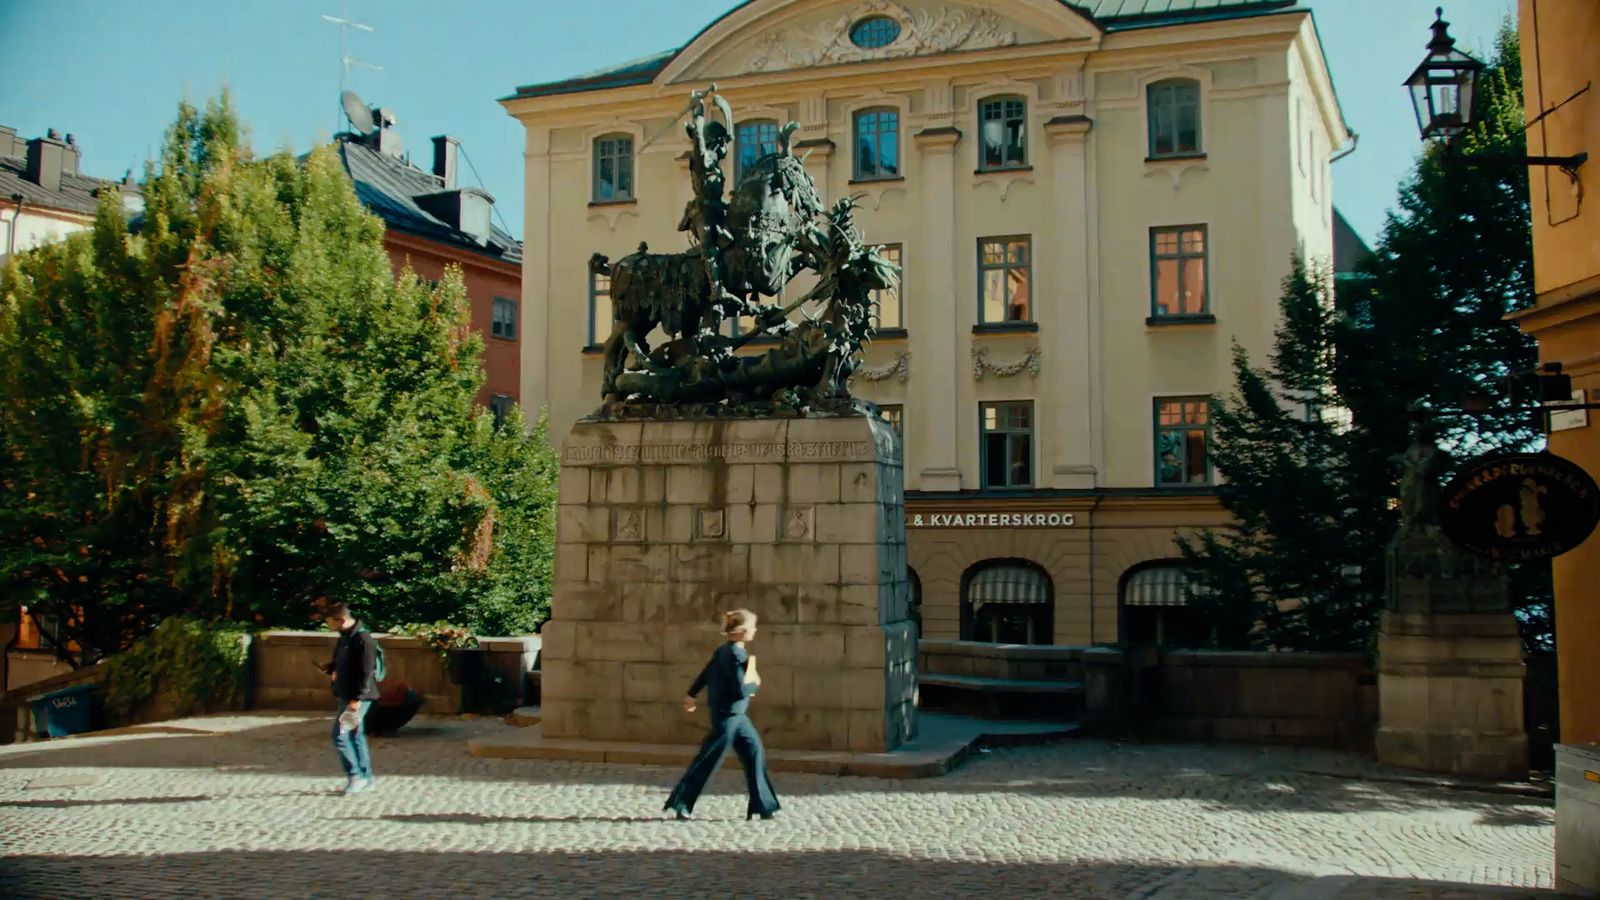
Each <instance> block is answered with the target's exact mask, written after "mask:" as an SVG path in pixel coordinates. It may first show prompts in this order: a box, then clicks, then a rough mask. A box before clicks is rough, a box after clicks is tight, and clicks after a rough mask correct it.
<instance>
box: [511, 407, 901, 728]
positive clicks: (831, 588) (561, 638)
mask: <svg viewBox="0 0 1600 900" xmlns="http://www.w3.org/2000/svg"><path fill="white" fill-rule="evenodd" d="M902 485H903V479H902V475H901V460H900V450H899V441H898V438H897V436H896V435H895V432H894V429H893V428H892V427H891V426H890V425H889V424H888V423H887V422H885V421H883V420H882V419H880V418H878V417H877V416H871V415H866V414H862V413H857V414H855V415H842V416H836V417H832V418H798V419H765V420H763V419H753V420H752V419H745V420H739V419H719V420H709V421H708V420H702V421H674V422H640V421H585V422H579V423H578V424H577V425H576V426H575V427H574V428H573V430H572V434H571V435H570V436H569V437H568V438H567V441H566V444H565V445H564V446H563V449H562V466H561V484H560V507H559V512H558V518H557V526H556V540H557V549H556V568H555V590H554V596H553V598H552V603H551V620H550V621H549V622H548V623H546V625H545V627H544V631H543V637H544V644H543V650H542V652H543V675H542V688H543V703H542V710H541V715H542V719H543V721H542V722H541V727H542V728H543V734H544V736H545V737H547V738H552V739H568V740H570V739H580V740H591V741H628V742H639V743H653V744H660V743H668V744H674V743H687V744H694V743H698V742H699V740H700V739H701V737H703V736H704V730H705V725H706V718H705V713H704V712H703V711H702V712H700V713H697V714H695V715H685V714H684V712H683V710H682V708H681V703H682V700H683V695H684V692H685V691H686V690H687V689H688V687H689V684H690V682H692V681H693V680H694V677H695V675H697V674H698V673H699V671H700V669H701V667H702V666H704V665H705V662H706V660H707V658H709V657H710V655H711V653H712V651H713V650H715V649H716V647H717V646H718V645H719V644H720V643H721V642H722V637H721V634H720V632H719V631H718V614H719V613H720V612H721V611H723V610H727V609H733V608H736V607H748V608H750V609H751V610H753V611H755V613H756V614H757V615H758V616H759V617H760V621H759V630H758V634H757V637H756V639H755V641H754V642H752V643H751V644H750V652H751V653H752V654H754V655H755V656H756V658H757V659H758V660H759V663H758V666H757V668H758V669H759V671H760V673H761V676H762V679H763V683H762V686H761V690H760V692H759V693H758V694H757V695H756V697H755V699H754V700H753V701H752V702H751V706H750V716H751V718H752V719H753V720H754V721H755V723H756V725H757V726H758V727H759V728H760V729H761V732H762V737H763V739H764V740H765V742H766V743H767V745H768V746H770V747H773V748H774V749H784V750H826V751H849V752H871V753H876V752H885V751H888V750H893V749H894V748H895V747H897V746H898V745H900V744H902V743H904V742H905V741H907V740H909V739H910V738H912V737H913V736H915V733H916V707H915V696H916V650H917V643H916V628H915V625H914V624H913V623H912V622H911V620H910V619H909V618H908V615H909V608H908V607H909V598H910V593H909V586H908V584H907V582H906V538H905V508H904V489H903V487H902ZM703 701H704V698H703V697H702V702H703Z"/></svg>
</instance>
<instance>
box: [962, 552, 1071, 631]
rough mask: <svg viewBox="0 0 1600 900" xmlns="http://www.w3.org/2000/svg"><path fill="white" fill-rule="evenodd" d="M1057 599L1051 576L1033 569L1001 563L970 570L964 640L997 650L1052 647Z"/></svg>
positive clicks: (1009, 561) (1007, 561)
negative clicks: (1001, 646)
mask: <svg viewBox="0 0 1600 900" xmlns="http://www.w3.org/2000/svg"><path fill="white" fill-rule="evenodd" d="M1054 628H1055V599H1054V597H1053V596H1052V589H1051V585H1050V576H1048V575H1046V574H1045V573H1044V570H1043V569H1040V568H1039V567H1038V566H1036V565H1034V564H1033V563H1030V562H1027V561H1024V560H1020V559H996V560H988V561H986V562H981V563H978V564H977V565H975V566H973V567H972V568H971V569H968V570H967V576H966V577H965V578H964V579H962V586H961V639H962V640H964V641H982V642H985V643H991V644H1049V643H1052V642H1053V640H1054Z"/></svg>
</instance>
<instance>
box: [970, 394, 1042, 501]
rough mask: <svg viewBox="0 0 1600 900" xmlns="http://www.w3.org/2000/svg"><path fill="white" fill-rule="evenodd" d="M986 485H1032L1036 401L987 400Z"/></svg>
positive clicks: (983, 411)
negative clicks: (1034, 405) (1006, 401)
mask: <svg viewBox="0 0 1600 900" xmlns="http://www.w3.org/2000/svg"><path fill="white" fill-rule="evenodd" d="M979 418H980V419H981V420H982V422H983V443H982V445H981V447H980V450H981V455H982V457H983V460H982V463H983V486H984V487H986V488H1025V487H1032V486H1033V403H1032V402H1031V401H1027V400H1023V401H1020V402H1011V403H984V404H982V405H981V406H980V407H979Z"/></svg>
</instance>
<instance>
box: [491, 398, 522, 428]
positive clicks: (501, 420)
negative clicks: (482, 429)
mask: <svg viewBox="0 0 1600 900" xmlns="http://www.w3.org/2000/svg"><path fill="white" fill-rule="evenodd" d="M515 402H516V401H514V400H512V399H511V397H510V395H508V394H490V395H489V412H491V413H494V427H496V428H499V427H500V426H501V425H504V424H505V422H506V416H509V415H511V407H512V405H513V404H514V403H515Z"/></svg>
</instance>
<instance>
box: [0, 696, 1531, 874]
mask: <svg viewBox="0 0 1600 900" xmlns="http://www.w3.org/2000/svg"><path fill="white" fill-rule="evenodd" d="M509 727H511V726H508V725H506V724H504V723H502V722H501V721H499V720H495V719H452V718H420V719H418V720H416V721H414V722H413V723H412V725H411V726H408V727H407V728H406V729H405V730H404V731H403V732H402V733H401V734H400V735H399V736H396V737H389V738H375V739H373V759H374V766H375V769H376V771H377V775H378V784H377V788H376V790H374V791H373V792H371V793H367V794H362V795H357V796H354V797H349V798H346V797H342V796H337V795H336V794H335V791H336V789H337V788H338V787H339V786H340V781H341V778H340V776H339V770H338V763H337V761H336V759H335V757H334V754H333V751H332V750H331V749H330V747H329V746H328V728H329V724H328V722H327V720H325V719H323V718H321V717H316V716H309V715H301V714H288V713H279V714H253V715H236V716H215V717H205V718H197V719H188V720H180V721H176V722H170V723H164V724H163V725H160V726H147V727H145V728H143V729H136V730H134V733H122V734H117V735H112V736H105V737H89V738H78V739H71V740H65V741H57V742H53V743H48V744H24V745H14V746H9V747H5V748H0V895H5V896H17V897H63V898H65V897H72V898H76V897H140V898H144V897H347V896H352V895H354V896H429V897H447V896H480V897H523V896H526V897H615V896H629V897H691V896H708V895H719V896H726V895H730V894H733V895H738V896H750V897H773V898H793V897H829V898H832V897H919V898H921V897H983V896H990V897H1001V896H1004V897H1008V898H1011V897H1074V898H1076V897H1084V898H1091V897H1096V898H1098V897H1105V898H1121V897H1140V898H1156V897H1160V898H1184V897H1197V898H1270V900H1283V898H1336V897H1351V898H1354V897H1363V898H1366V897H1384V898H1387V897H1418V898H1479V897H1554V896H1555V894H1554V892H1553V891H1552V890H1551V885H1552V884H1553V871H1552V868H1553V862H1552V840H1553V832H1552V809H1551V805H1550V803H1549V801H1548V800H1543V799H1538V798H1534V797H1523V796H1514V795H1505V794H1498V793H1487V792H1476V791H1465V790H1460V789H1446V788H1442V787H1436V786H1429V785H1419V784H1415V783H1409V782H1403V781H1396V780H1391V779H1392V778H1393V777H1394V776H1395V775H1396V774H1397V773H1392V772H1385V771H1383V770H1379V769H1377V768H1376V767H1375V766H1373V765H1371V764H1370V763H1367V762H1366V761H1365V760H1362V759H1360V758H1358V757H1354V756H1350V755H1347V754H1338V753H1329V752H1318V751H1305V750H1292V749H1265V748H1254V747H1222V746H1179V745H1133V744H1124V745H1117V744H1112V743H1108V742H1103V741H1096V740H1087V739H1085V740H1076V741H1069V742H1066V743H1061V744H1056V745H1051V746H1043V747H1029V748H1014V749H996V750H994V751H992V752H990V753H987V754H984V755H982V756H981V757H979V758H977V759H975V760H973V761H971V762H969V763H968V764H966V765H964V766H963V767H961V768H960V769H958V770H956V771H955V772H954V773H952V774H950V775H948V776H946V777H943V778H935V779H925V780H916V781H903V782H902V781H884V780H877V779H863V778H836V777H823V776H806V775H793V774H782V773H780V774H779V775H777V776H775V782H776V787H777V789H778V791H779V794H780V796H781V797H782V799H783V802H784V811H783V812H782V813H781V814H780V815H779V816H778V818H777V819H776V820H774V821H771V822H759V821H757V822H746V821H744V819H743V815H742V811H743V799H742V784H741V782H740V780H739V774H738V771H737V769H729V770H725V771H724V772H722V773H721V774H720V775H719V776H718V777H717V779H716V780H714V781H713V784H712V789H711V790H710V792H708V794H707V796H706V797H705V798H704V799H703V800H702V802H701V804H700V808H699V810H698V811H697V812H698V816H697V818H696V820H695V821H692V822H687V823H683V822H674V821H670V820H668V819H667V818H665V817H664V815H663V814H662V813H661V812H660V808H661V804H662V801H663V799H664V797H665V796H666V793H667V790H668V789H669V788H670V786H671V784H672V783H673V781H674V780H675V779H676V777H677V775H678V774H679V773H678V772H677V771H676V770H670V769H663V768H636V767H624V766H608V765H599V764H587V763H566V762H560V763H556V762H545V761H536V760H489V759H478V758H475V757H472V756H470V755H468V753H467V752H466V741H467V740H468V739H469V738H472V737H475V736H479V735H484V734H490V733H493V732H494V731H495V730H497V729H505V728H509Z"/></svg>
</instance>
